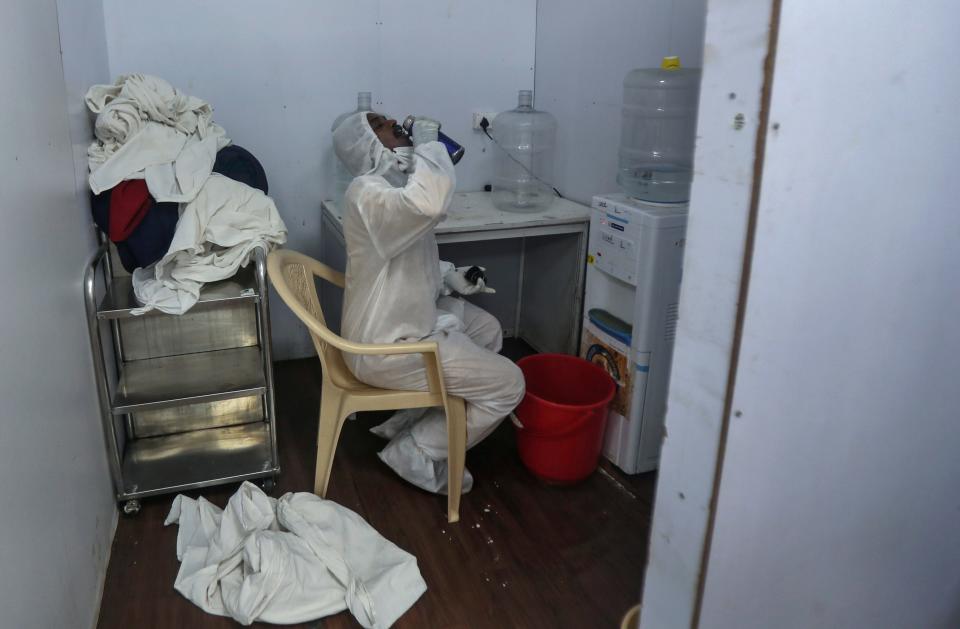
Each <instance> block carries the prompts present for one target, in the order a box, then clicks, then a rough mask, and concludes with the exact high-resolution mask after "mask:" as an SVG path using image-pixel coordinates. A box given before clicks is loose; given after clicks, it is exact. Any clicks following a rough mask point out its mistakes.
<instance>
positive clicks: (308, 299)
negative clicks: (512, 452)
mask: <svg viewBox="0 0 960 629" xmlns="http://www.w3.org/2000/svg"><path fill="white" fill-rule="evenodd" d="M267 275H268V276H269V277H270V283H271V284H273V286H274V288H275V289H276V290H277V293H278V294H279V295H280V298H281V299H283V301H284V303H286V304H287V306H289V307H290V309H291V310H292V311H293V313H294V314H295V315H297V318H299V319H300V320H301V321H302V322H303V323H304V325H306V326H307V328H308V329H309V330H310V336H311V337H312V338H313V344H314V346H315V347H316V349H317V354H318V355H319V356H320V364H321V366H322V367H323V383H322V389H321V391H320V419H319V423H320V425H319V430H318V434H317V469H316V475H315V477H314V489H313V490H314V493H316V494H317V495H318V496H321V497H323V496H326V493H327V485H328V483H329V481H330V471H331V469H332V466H333V456H334V453H335V452H336V449H337V442H338V441H339V439H340V430H341V428H342V427H343V422H344V421H345V420H346V418H347V417H348V416H350V415H351V414H353V413H356V412H360V411H381V410H396V409H404V408H422V407H427V406H442V407H443V408H444V410H445V411H446V415H447V445H448V461H447V462H448V466H447V467H448V478H447V490H448V495H447V520H448V521H449V522H456V521H458V520H459V519H460V493H461V489H462V485H463V469H464V463H465V460H466V446H467V414H466V406H465V404H464V401H463V400H462V399H461V398H458V397H454V396H448V395H447V392H446V389H445V388H444V385H443V371H442V368H441V364H440V356H439V350H438V348H437V344H436V343H433V342H420V343H388V344H379V345H375V344H365V343H353V342H351V341H348V340H346V339H344V338H341V337H340V336H338V335H336V334H334V333H333V332H332V331H330V330H329V329H328V328H327V325H326V320H325V319H324V317H323V311H322V310H321V308H320V300H319V298H318V297H317V288H316V282H315V279H314V278H317V277H319V278H320V279H321V280H324V281H327V282H330V283H332V284H334V285H336V286H339V287H340V288H343V286H344V276H343V273H340V272H338V271H334V270H333V269H331V268H330V267H328V266H327V265H325V264H323V263H321V262H318V261H317V260H314V259H313V258H311V257H309V256H306V255H303V254H302V253H297V252H296V251H291V250H289V249H280V250H276V251H273V252H272V253H271V254H270V256H269V257H268V258H267ZM344 353H352V354H367V355H374V354H381V355H394V354H420V355H421V356H422V357H423V363H424V368H425V371H426V374H427V385H428V390H427V391H401V390H396V389H379V388H377V387H371V386H369V385H366V384H364V383H362V382H360V381H359V380H357V379H356V378H355V377H354V376H353V373H351V372H350V370H349V369H348V368H347V364H346V362H344V359H343V354H344Z"/></svg>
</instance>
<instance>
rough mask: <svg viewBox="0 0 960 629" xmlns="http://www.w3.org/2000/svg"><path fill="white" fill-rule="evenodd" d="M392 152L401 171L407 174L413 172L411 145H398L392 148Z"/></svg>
mask: <svg viewBox="0 0 960 629" xmlns="http://www.w3.org/2000/svg"><path fill="white" fill-rule="evenodd" d="M393 153H394V155H396V157H397V165H398V166H399V168H400V170H401V171H402V172H405V173H407V174H408V175H409V174H410V173H411V172H413V147H412V146H398V147H397V148H395V149H393Z"/></svg>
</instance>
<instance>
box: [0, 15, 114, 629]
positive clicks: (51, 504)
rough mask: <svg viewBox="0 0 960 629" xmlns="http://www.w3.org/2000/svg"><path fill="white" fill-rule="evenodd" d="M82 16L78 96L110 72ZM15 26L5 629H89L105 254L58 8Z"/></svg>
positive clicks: (4, 260) (0, 422)
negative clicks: (99, 297)
mask: <svg viewBox="0 0 960 629" xmlns="http://www.w3.org/2000/svg"><path fill="white" fill-rule="evenodd" d="M83 5H84V6H83V7H82V8H81V7H78V6H73V7H70V8H69V10H68V11H67V13H68V15H65V16H64V17H65V21H64V22H63V25H64V29H65V30H64V33H63V35H64V37H63V44H64V55H68V54H72V53H71V52H70V51H71V49H73V46H74V45H77V44H82V46H81V47H82V48H86V47H89V49H87V50H86V51H85V52H84V51H80V52H78V53H77V54H79V55H80V56H76V57H73V58H72V60H71V64H72V65H71V69H70V74H71V75H72V77H68V80H67V82H68V83H69V82H71V81H72V80H73V79H74V78H76V77H78V76H80V75H81V74H82V75H84V76H87V77H95V76H97V75H98V74H100V73H105V71H106V64H105V57H103V56H102V54H98V53H96V47H97V46H98V43H97V42H98V41H103V32H102V27H100V28H99V29H98V26H97V25H98V17H97V12H98V11H99V5H98V2H96V0H89V1H88V0H84V2H83ZM84 10H85V11H89V12H90V14H89V15H88V16H86V17H83V19H80V21H79V22H77V21H75V20H76V19H78V18H80V17H81V15H80V14H81V13H82V12H83V11H84ZM3 15H4V17H3V23H4V36H3V38H0V82H2V84H3V85H5V86H8V87H9V86H15V93H16V98H4V99H0V152H2V157H3V163H4V168H3V169H0V207H2V208H3V211H4V229H3V244H2V246H0V268H2V269H3V273H0V294H2V295H3V297H4V305H3V308H2V309H0V400H3V407H2V410H0V478H2V479H3V482H2V483H0V504H2V505H3V506H2V507H0V531H2V534H0V610H2V611H0V615H2V620H0V624H2V625H3V626H4V627H18V628H21V627H22V628H24V629H32V628H38V629H45V628H47V627H90V626H92V625H93V623H94V621H95V618H96V610H97V607H98V602H99V592H100V587H101V584H102V579H103V575H104V571H105V568H106V560H107V556H108V553H109V545H110V538H111V535H112V530H113V523H114V518H115V517H116V510H115V508H114V504H113V495H112V489H111V486H110V481H109V475H108V471H107V458H106V453H105V451H104V444H103V437H102V433H101V430H100V421H99V414H98V410H97V401H96V395H95V393H94V391H95V389H94V383H93V377H92V371H91V360H90V349H89V345H88V342H87V334H86V325H85V319H84V308H83V300H82V288H81V276H82V273H83V267H84V264H85V262H86V261H87V258H88V257H89V255H90V254H91V253H92V251H93V241H92V238H91V236H92V233H91V231H90V229H89V225H90V219H89V209H88V208H87V207H85V206H83V205H82V204H80V203H78V198H77V194H76V193H77V187H76V182H77V177H76V172H75V169H74V162H73V159H72V155H71V152H72V149H71V145H72V143H71V133H70V128H69V123H68V119H70V120H72V121H74V122H76V121H78V118H76V117H73V118H70V114H68V107H67V97H68V93H67V91H66V90H65V89H64V71H63V68H62V66H61V57H60V43H59V42H58V37H59V35H60V33H58V21H57V3H56V1H55V0H18V1H16V2H7V3H5V4H4V9H3ZM71 20H73V21H71ZM98 30H99V33H98ZM88 40H89V43H88ZM74 52H77V51H74ZM100 52H101V53H102V46H101V51H100ZM72 112H73V113H75V112H76V110H75V109H72ZM78 133H79V131H78ZM77 137H78V138H79V136H77Z"/></svg>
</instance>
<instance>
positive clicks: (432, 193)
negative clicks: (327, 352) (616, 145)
mask: <svg viewBox="0 0 960 629" xmlns="http://www.w3.org/2000/svg"><path fill="white" fill-rule="evenodd" d="M439 127H440V125H439V124H438V123H437V122H435V121H433V120H429V119H424V118H418V119H417V120H416V122H415V123H414V125H413V129H412V136H413V142H412V144H411V141H410V139H409V138H408V136H407V135H406V134H405V133H404V132H403V129H402V128H401V127H400V126H399V125H397V123H396V121H395V120H392V119H388V118H386V117H385V116H382V115H380V114H376V113H373V112H357V113H355V114H353V115H351V116H350V117H348V118H346V119H345V120H344V121H343V122H342V123H341V124H340V125H339V126H338V127H337V128H336V130H335V131H334V134H333V144H334V148H335V150H336V153H337V156H338V157H339V158H340V160H341V161H342V162H343V163H344V165H345V166H346V167H347V169H348V170H349V171H350V172H351V173H352V174H353V175H354V177H355V179H354V180H353V182H352V183H351V184H350V186H349V188H347V192H346V196H345V198H344V213H343V233H344V237H345V239H346V244H347V271H346V292H345V295H344V304H343V322H342V333H343V336H344V337H345V338H347V339H349V340H351V341H355V342H359V343H403V342H416V341H436V342H437V343H438V345H439V348H440V361H441V364H442V369H443V378H444V383H445V385H446V388H447V392H448V393H450V394H452V395H456V396H459V397H462V398H463V399H465V400H466V402H467V447H468V448H469V447H471V446H474V445H476V444H477V443H479V442H480V441H481V440H483V438H484V437H486V436H487V435H489V434H490V433H491V432H492V431H493V429H494V428H496V427H497V425H498V424H499V423H500V422H501V421H502V420H503V418H504V417H505V416H506V415H507V414H509V413H510V411H512V410H513V409H514V408H515V407H516V406H517V404H519V403H520V400H521V398H522V397H523V393H524V382H523V374H522V373H521V372H520V369H519V368H518V367H517V366H516V365H515V364H514V363H513V362H511V361H510V360H509V359H507V358H504V357H503V356H500V355H499V354H498V353H497V352H499V351H500V348H501V344H502V330H501V328H500V324H499V323H498V322H497V320H496V319H495V318H494V317H493V316H491V315H490V314H488V313H487V312H485V311H483V310H481V309H480V308H478V307H476V306H474V305H473V304H470V303H468V302H466V301H464V300H463V299H460V298H458V297H456V296H454V293H459V294H460V295H469V294H474V293H477V292H482V291H486V292H493V291H492V290H491V289H488V288H486V287H485V285H484V283H483V281H482V280H481V281H479V282H478V283H476V284H474V283H471V282H470V281H469V280H467V279H466V277H465V273H466V270H467V268H469V267H460V268H456V267H454V265H453V264H451V263H449V262H441V261H440V259H439V258H438V255H437V242H436V240H435V238H434V235H433V228H434V227H435V226H436V225H437V223H439V222H440V221H441V220H443V218H444V217H445V216H446V212H447V207H448V206H449V205H450V200H451V198H452V196H453V191H454V187H455V185H456V180H455V177H454V172H453V163H452V162H451V161H450V157H449V155H448V154H447V151H446V149H445V148H444V146H443V145H442V144H441V143H440V142H438V141H437V132H438V130H439ZM345 358H346V361H347V366H348V367H349V368H350V369H351V371H353V373H354V375H355V376H356V377H357V379H359V380H360V381H362V382H365V383H367V384H370V385H372V386H376V387H383V388H391V389H404V390H424V391H425V390H427V380H426V374H425V372H424V368H423V359H422V357H421V356H420V355H419V354H416V355H403V356H358V355H351V354H347V355H345ZM373 432H374V433H375V434H377V435H379V436H381V437H384V438H386V439H389V440H390V442H389V443H388V444H387V446H386V447H385V448H384V449H383V451H381V452H380V458H381V459H382V460H383V462H384V463H386V464H387V465H389V466H390V467H391V468H392V469H393V470H394V471H395V472H396V473H397V474H399V475H400V476H401V477H402V478H404V479H405V480H407V481H409V482H410V483H413V484H414V485H416V486H418V487H420V488H422V489H425V490H427V491H432V492H436V493H446V486H447V464H446V459H447V422H446V416H445V414H444V412H443V409H442V408H431V409H412V410H408V411H400V412H398V413H396V414H394V415H393V417H391V418H390V419H389V420H387V422H385V423H384V424H381V425H380V426H377V427H376V428H374V429H373ZM472 486H473V478H472V476H471V475H470V473H469V472H466V473H465V474H464V479H463V491H464V492H466V491H469V490H470V488H471V487H472Z"/></svg>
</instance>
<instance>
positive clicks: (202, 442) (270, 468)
mask: <svg viewBox="0 0 960 629" xmlns="http://www.w3.org/2000/svg"><path fill="white" fill-rule="evenodd" d="M277 471H278V468H277V467H276V466H275V465H274V464H273V456H272V450H271V439H270V425H269V424H268V423H266V422H255V423H252V424H245V425H242V426H229V427H226V428H209V429H206V430H194V431H191V432H183V433H178V434H175V435H166V436H162V437H149V438H146V439H136V440H133V441H132V442H131V443H130V444H129V446H128V447H127V450H126V452H125V454H124V457H123V482H124V493H125V494H126V497H127V498H128V499H133V498H143V497H146V496H150V495H155V494H161V493H168V492H171V491H183V490H186V489H193V488H197V487H204V486H208V485H217V484H221V483H225V482H237V481H241V480H246V479H252V478H263V477H268V476H273V475H275V474H276V473H277Z"/></svg>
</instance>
